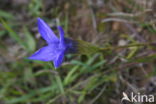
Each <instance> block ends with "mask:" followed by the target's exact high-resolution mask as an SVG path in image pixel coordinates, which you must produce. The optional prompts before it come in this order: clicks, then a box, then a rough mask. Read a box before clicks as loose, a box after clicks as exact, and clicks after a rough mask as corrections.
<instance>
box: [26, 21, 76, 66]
mask: <svg viewBox="0 0 156 104" xmlns="http://www.w3.org/2000/svg"><path fill="white" fill-rule="evenodd" d="M38 30H39V32H40V34H41V36H42V38H43V39H44V40H46V42H47V44H48V45H47V46H45V47H43V48H41V49H39V50H38V51H37V52H35V53H34V54H33V55H32V56H30V57H29V58H28V59H31V60H40V61H53V63H54V66H55V68H58V67H59V66H60V65H61V64H62V62H63V59H64V55H65V54H67V53H75V52H76V51H77V48H76V46H77V43H76V42H75V41H73V40H71V39H68V38H65V37H64V31H63V29H62V27H61V26H58V30H59V34H60V38H58V37H57V36H56V35H55V34H54V32H53V31H52V30H51V29H50V27H49V26H48V25H47V24H46V23H45V22H44V21H43V20H42V19H40V18H38Z"/></svg>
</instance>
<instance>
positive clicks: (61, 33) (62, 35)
mask: <svg viewBox="0 0 156 104" xmlns="http://www.w3.org/2000/svg"><path fill="white" fill-rule="evenodd" d="M58 30H59V33H60V48H64V46H65V43H64V30H63V28H62V27H61V26H58Z"/></svg>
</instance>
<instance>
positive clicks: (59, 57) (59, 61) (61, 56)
mask: <svg viewBox="0 0 156 104" xmlns="http://www.w3.org/2000/svg"><path fill="white" fill-rule="evenodd" d="M63 59H64V51H62V52H60V53H59V54H58V55H57V57H56V58H55V59H54V61H53V62H54V66H55V68H58V67H59V66H60V65H61V64H62V62H63Z"/></svg>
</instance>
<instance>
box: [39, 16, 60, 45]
mask: <svg viewBox="0 0 156 104" xmlns="http://www.w3.org/2000/svg"><path fill="white" fill-rule="evenodd" d="M38 31H39V32H40V34H41V36H42V37H43V38H44V40H46V41H47V43H48V44H49V43H52V42H58V41H59V39H58V38H57V36H56V35H55V34H54V32H53V31H52V30H51V29H50V27H49V26H48V24H46V23H45V22H44V21H43V20H42V19H41V18H38Z"/></svg>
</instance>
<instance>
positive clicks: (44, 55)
mask: <svg viewBox="0 0 156 104" xmlns="http://www.w3.org/2000/svg"><path fill="white" fill-rule="evenodd" d="M57 50H58V49H57V48H56V47H55V46H54V45H48V46H45V47H43V48H41V49H39V50H38V51H37V52H35V53H34V54H33V55H32V56H30V57H28V59H31V60H40V61H52V60H54V59H55V58H56V53H58V51H57Z"/></svg>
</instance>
